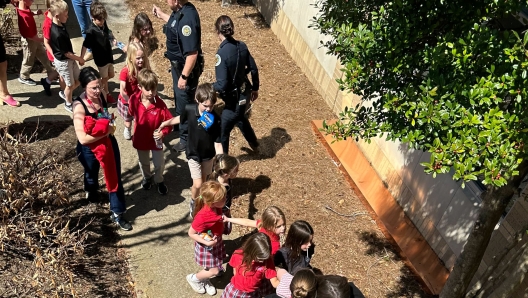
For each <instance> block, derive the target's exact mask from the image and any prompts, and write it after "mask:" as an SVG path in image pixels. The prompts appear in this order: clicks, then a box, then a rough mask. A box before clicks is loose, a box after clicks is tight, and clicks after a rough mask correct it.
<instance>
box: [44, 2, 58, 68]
mask: <svg viewBox="0 0 528 298" xmlns="http://www.w3.org/2000/svg"><path fill="white" fill-rule="evenodd" d="M48 13H50V12H49V9H48V10H46V12H45V13H44V22H42V36H44V38H45V39H47V40H50V30H51V23H53V20H52V19H51V18H49V17H48ZM46 55H48V59H49V61H51V62H53V60H55V56H53V53H50V52H48V51H47V50H46Z"/></svg>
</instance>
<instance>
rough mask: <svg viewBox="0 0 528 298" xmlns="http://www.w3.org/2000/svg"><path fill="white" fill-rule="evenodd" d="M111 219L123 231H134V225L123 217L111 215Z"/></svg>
mask: <svg viewBox="0 0 528 298" xmlns="http://www.w3.org/2000/svg"><path fill="white" fill-rule="evenodd" d="M110 219H111V220H112V221H113V222H114V223H115V224H116V225H117V226H118V227H119V228H121V230H123V231H130V230H132V225H131V224H130V223H129V222H128V221H127V220H126V219H124V218H123V215H115V214H114V213H112V215H110Z"/></svg>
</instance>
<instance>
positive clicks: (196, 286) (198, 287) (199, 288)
mask: <svg viewBox="0 0 528 298" xmlns="http://www.w3.org/2000/svg"><path fill="white" fill-rule="evenodd" d="M193 275H194V274H192V273H191V274H189V275H187V277H186V278H187V282H188V283H189V284H190V285H191V288H192V289H193V290H194V291H195V292H196V293H198V294H204V293H205V289H204V285H203V283H202V282H201V281H197V282H196V281H194V280H193V278H192V277H193ZM215 291H216V289H215Z"/></svg>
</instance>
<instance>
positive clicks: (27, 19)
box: [14, 0, 56, 96]
mask: <svg viewBox="0 0 528 298" xmlns="http://www.w3.org/2000/svg"><path fill="white" fill-rule="evenodd" d="M14 3H16V2H14ZM31 4H33V0H20V1H19V2H18V7H15V9H16V11H17V15H18V29H19V30H20V35H21V36H22V51H23V53H24V56H23V57H24V58H23V60H22V66H21V67H20V76H19V77H18V81H19V82H20V83H22V84H26V85H30V86H35V85H37V83H36V82H35V81H33V80H32V79H31V77H30V73H31V68H32V67H33V63H35V58H37V59H38V60H39V61H40V63H42V65H43V66H44V68H46V72H47V74H48V76H47V78H42V79H41V80H40V83H41V84H42V87H44V92H46V95H48V96H51V81H53V80H54V79H56V77H55V78H53V77H54V76H55V75H54V73H55V71H54V70H53V68H52V67H51V64H50V63H49V61H48V59H46V50H45V49H44V47H43V46H42V42H43V41H44V40H43V39H42V38H41V37H39V36H38V34H37V24H36V23H35V18H34V15H41V14H42V10H40V9H39V10H37V11H36V12H35V13H34V12H32V11H31V10H30V6H31Z"/></svg>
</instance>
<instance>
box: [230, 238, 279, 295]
mask: <svg viewBox="0 0 528 298" xmlns="http://www.w3.org/2000/svg"><path fill="white" fill-rule="evenodd" d="M229 265H231V267H233V277H232V278H231V282H230V283H229V284H228V285H227V286H226V287H225V289H224V292H223V293H222V297H221V298H246V297H248V298H253V297H255V298H256V297H263V296H265V294H263V293H262V292H261V291H260V290H259V289H260V288H261V284H262V282H263V281H267V280H269V282H271V284H272V285H273V287H274V288H276V287H277V286H278V285H279V280H278V279H277V271H275V265H274V264H273V258H272V255H271V242H270V239H269V237H268V236H266V235H265V234H263V233H256V234H253V235H251V236H250V237H249V238H248V239H247V240H246V242H244V245H242V248H241V249H238V250H235V252H234V253H233V255H232V256H231V260H229Z"/></svg>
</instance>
